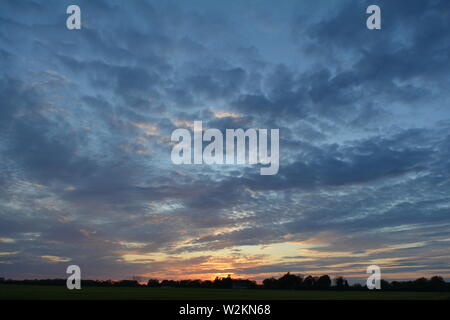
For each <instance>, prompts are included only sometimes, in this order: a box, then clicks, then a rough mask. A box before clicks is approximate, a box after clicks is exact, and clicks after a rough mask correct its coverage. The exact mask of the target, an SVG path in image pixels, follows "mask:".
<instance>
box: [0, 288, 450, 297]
mask: <svg viewBox="0 0 450 320" xmlns="http://www.w3.org/2000/svg"><path fill="white" fill-rule="evenodd" d="M5 299H19V300H21V299H25V300H53V299H57V300H116V299H119V300H442V299H444V300H448V299H450V292H382V291H294V290H264V289H256V290H252V289H203V288H198V289H197V288H147V287H140V288H125V287H83V288H82V289H81V290H68V289H67V288H66V287H65V286H64V287H62V286H41V285H16V284H2V285H0V300H5Z"/></svg>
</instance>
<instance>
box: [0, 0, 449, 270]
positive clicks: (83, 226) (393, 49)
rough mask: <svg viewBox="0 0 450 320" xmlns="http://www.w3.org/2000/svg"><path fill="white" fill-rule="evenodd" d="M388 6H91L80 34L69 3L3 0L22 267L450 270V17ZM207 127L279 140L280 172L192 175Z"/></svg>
mask: <svg viewBox="0 0 450 320" xmlns="http://www.w3.org/2000/svg"><path fill="white" fill-rule="evenodd" d="M377 3H378V4H379V5H380V6H381V9H382V30H377V31H370V30H367V28H366V27H365V20H366V18H367V14H366V13H365V9H366V7H367V5H368V4H372V3H369V2H368V1H362V2H358V3H355V2H353V1H342V2H339V3H336V4H334V5H333V6H331V4H329V3H325V2H324V1H309V2H308V1H307V2H302V3H298V4H293V3H291V2H286V3H283V4H276V5H275V4H267V5H261V6H256V7H255V6H253V5H249V4H245V3H241V2H239V3H238V2H236V3H234V4H233V5H228V4H226V5H225V4H222V3H219V2H217V3H214V4H213V3H209V2H208V3H206V2H202V1H200V2H198V3H197V2H196V3H192V4H189V5H186V4H184V3H182V2H181V1H170V2H167V3H164V4H162V3H159V2H157V1H132V2H130V3H127V5H126V6H125V5H124V4H123V3H121V2H120V1H94V2H92V1H80V3H79V5H80V6H81V8H82V17H83V18H82V19H83V24H82V25H83V27H82V30H79V31H69V30H67V29H66V28H65V19H66V17H67V15H66V13H65V9H66V7H67V5H69V4H71V3H70V2H68V1H63V2H61V1H45V2H44V1H25V0H24V1H9V0H7V1H2V3H1V4H0V22H1V24H2V29H1V30H0V66H1V68H0V159H1V160H2V161H0V252H2V253H5V252H6V254H3V255H0V265H1V266H2V272H4V274H5V275H6V276H14V277H53V276H59V275H61V272H64V271H65V270H64V266H65V264H66V263H67V262H68V261H71V262H74V263H79V264H80V265H82V266H83V270H85V271H83V272H84V273H85V274H86V275H89V276H92V277H102V278H103V277H104V276H105V274H107V277H124V276H129V275H134V274H147V275H148V274H151V273H152V272H153V273H155V274H157V275H158V276H162V275H164V272H172V273H173V274H174V276H177V277H178V276H179V277H182V276H183V275H184V274H185V275H197V274H201V273H208V274H212V273H222V272H223V271H226V272H235V273H241V274H246V275H255V277H262V276H263V275H262V274H272V273H281V272H287V271H295V272H301V271H302V270H309V271H310V272H317V273H320V270H322V269H327V268H330V267H332V266H335V265H339V264H342V265H343V267H339V268H338V267H336V268H335V271H336V272H337V273H339V274H345V272H346V271H345V270H346V269H345V268H347V270H348V272H347V274H348V275H350V274H351V275H355V274H356V273H357V272H358V271H357V270H359V269H364V267H365V266H366V265H367V264H369V263H370V262H371V261H378V260H377V259H381V261H390V262H389V263H390V264H391V265H390V266H391V267H392V269H390V270H392V273H399V274H401V273H402V272H403V273H405V272H412V271H414V272H416V271H417V272H418V273H420V272H427V270H428V271H429V270H434V269H442V270H444V271H445V272H446V274H448V271H446V270H447V269H448V268H447V267H446V265H445V259H446V255H445V244H447V242H448V241H447V240H446V239H447V234H446V228H447V227H448V224H449V220H448V217H449V215H448V210H449V208H448V205H447V203H448V201H449V194H448V192H447V190H448V188H449V186H450V179H449V173H450V163H449V161H448V159H449V155H450V148H449V145H450V144H449V142H450V135H449V133H448V132H449V128H450V124H449V120H448V119H449V113H448V101H447V100H448V99H447V96H448V94H447V91H448V85H449V81H448V77H447V74H448V72H449V67H448V66H450V63H449V52H450V51H449V43H450V41H449V40H450V39H449V37H450V33H449V32H448V30H449V23H450V22H449V21H450V20H449V12H450V6H449V4H448V2H447V1H428V2H425V1H408V2H406V1H378V2H377ZM304 12H309V13H311V14H309V15H308V16H306V15H304V14H303V13H304ZM237 22H239V24H238V23H237ZM195 120H202V121H203V124H204V126H205V128H206V127H208V128H218V129H219V130H221V131H222V132H224V130H225V129H231V128H268V129H270V128H279V129H280V147H281V160H280V170H279V173H278V174H277V175H275V176H261V175H259V167H257V166H226V165H224V166H207V165H200V166H176V165H173V164H172V163H171V161H170V151H171V144H170V135H171V132H172V131H173V130H174V129H176V128H178V127H189V124H190V123H192V122H193V121H195ZM296 244H298V245H299V247H298V248H297V250H301V249H302V248H304V247H301V246H307V248H308V249H310V250H312V251H311V252H312V253H311V255H312V256H313V258H312V260H307V261H305V257H307V256H308V255H307V254H304V253H302V254H299V253H298V252H292V251H289V250H291V249H289V248H286V247H289V246H293V245H296ZM277 245H284V246H286V247H283V249H282V250H287V251H286V254H283V255H280V256H277V255H274V253H273V251H272V253H270V254H266V253H264V250H265V247H266V246H277ZM242 246H245V247H242ZM241 249H242V250H241ZM227 250H228V251H227ZM233 250H234V251H233ZM255 250H256V252H255ZM280 250H281V249H280ZM282 250H281V251H282ZM246 251H247V252H248V251H252V255H250V254H248V255H247V253H244V252H246ZM217 252H220V253H222V252H223V254H224V255H229V256H223V257H218V256H217V254H218V253H217ZM283 252H284V251H283ZM314 254H316V256H314ZM321 254H322V255H321ZM324 254H325V255H326V254H327V255H328V256H327V257H324ZM184 255H186V256H184ZM193 255H197V256H193ZM246 255H247V256H246ZM129 256H131V258H130V257H129ZM282 256H284V257H282ZM133 257H134V258H133ZM136 257H137V258H136ZM262 257H264V258H262ZM280 257H281V258H280ZM417 257H419V258H417ZM394 258H400V259H401V260H392V259H394ZM133 259H134V260H133ZM139 259H143V261H144V262H145V263H141V262H142V261H141V260H139ZM215 259H217V260H220V259H222V260H226V263H227V264H228V265H230V267H229V268H227V270H218V269H215V268H211V267H210V266H209V267H208V262H210V261H216V260H215ZM227 259H228V260H227ZM280 259H281V260H280ZM383 259H388V260H383ZM389 259H391V260H389ZM222 260H221V261H222ZM242 260H245V261H246V262H245V263H242V262H239V261H242ZM419 260H420V261H419ZM268 261H269V262H268ZM419 262H420V263H419ZM419 264H420V266H418V265H419ZM178 267H179V268H178ZM167 270H169V271H167ZM196 270H200V271H196ZM430 272H431V271H430ZM166 274H167V277H170V275H169V274H168V273H166ZM61 276H64V275H61Z"/></svg>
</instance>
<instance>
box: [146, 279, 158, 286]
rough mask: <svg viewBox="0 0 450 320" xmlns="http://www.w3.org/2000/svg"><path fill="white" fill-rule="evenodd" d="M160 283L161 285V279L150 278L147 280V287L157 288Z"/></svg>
mask: <svg viewBox="0 0 450 320" xmlns="http://www.w3.org/2000/svg"><path fill="white" fill-rule="evenodd" d="M159 285H160V283H159V280H157V279H148V281H147V287H150V288H157V287H159Z"/></svg>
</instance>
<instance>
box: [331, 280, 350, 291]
mask: <svg viewBox="0 0 450 320" xmlns="http://www.w3.org/2000/svg"><path fill="white" fill-rule="evenodd" d="M334 283H335V286H336V288H337V289H339V290H342V289H347V288H348V287H349V285H348V281H347V280H345V278H344V277H336V278H334Z"/></svg>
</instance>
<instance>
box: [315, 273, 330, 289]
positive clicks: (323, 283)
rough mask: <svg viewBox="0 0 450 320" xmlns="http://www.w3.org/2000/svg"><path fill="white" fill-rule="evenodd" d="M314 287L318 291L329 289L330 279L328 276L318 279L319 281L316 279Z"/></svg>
mask: <svg viewBox="0 0 450 320" xmlns="http://www.w3.org/2000/svg"><path fill="white" fill-rule="evenodd" d="M316 287H317V289H320V290H326V289H329V288H330V287H331V279H330V277H329V276H328V275H324V276H321V277H319V279H317V283H316Z"/></svg>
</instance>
